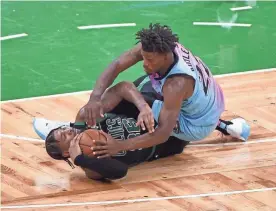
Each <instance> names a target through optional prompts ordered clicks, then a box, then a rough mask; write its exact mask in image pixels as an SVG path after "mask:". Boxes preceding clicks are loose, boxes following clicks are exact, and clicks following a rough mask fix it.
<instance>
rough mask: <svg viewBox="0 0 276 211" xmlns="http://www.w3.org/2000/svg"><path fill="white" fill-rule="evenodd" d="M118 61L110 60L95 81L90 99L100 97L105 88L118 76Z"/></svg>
mask: <svg viewBox="0 0 276 211" xmlns="http://www.w3.org/2000/svg"><path fill="white" fill-rule="evenodd" d="M118 68H119V67H118V61H117V60H116V61H114V62H112V63H111V64H110V65H109V66H108V67H107V69H106V70H105V71H104V72H103V73H102V74H101V76H100V77H99V79H98V80H97V82H96V85H95V87H94V90H93V92H92V93H91V96H90V100H94V99H99V100H100V99H101V96H102V94H103V93H104V92H105V90H106V89H107V88H108V87H109V86H110V85H111V84H112V83H113V81H114V80H115V78H116V77H117V76H118V74H119V72H120V70H118Z"/></svg>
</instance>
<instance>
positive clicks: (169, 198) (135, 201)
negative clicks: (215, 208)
mask: <svg viewBox="0 0 276 211" xmlns="http://www.w3.org/2000/svg"><path fill="white" fill-rule="evenodd" d="M273 190H276V187H272V188H259V189H251V190H239V191H225V192H215V193H202V194H190V195H181V196H166V197H153V198H138V199H126V200H110V201H90V202H74V203H59V204H31V205H14V206H1V207H0V208H1V209H24V208H45V207H72V206H84V205H107V204H121V203H137V202H151V201H161V200H173V199H187V198H200V197H210V196H226V195H234V194H244V193H254V192H265V191H273Z"/></svg>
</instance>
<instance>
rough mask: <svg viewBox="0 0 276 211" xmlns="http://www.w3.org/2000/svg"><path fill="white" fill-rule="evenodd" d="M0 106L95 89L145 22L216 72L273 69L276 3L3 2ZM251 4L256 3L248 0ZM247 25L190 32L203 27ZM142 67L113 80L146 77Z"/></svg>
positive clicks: (131, 42)
mask: <svg viewBox="0 0 276 211" xmlns="http://www.w3.org/2000/svg"><path fill="white" fill-rule="evenodd" d="M1 4H2V9H1V15H2V24H1V25H2V30H1V37H3V36H8V35H13V34H20V33H27V34H28V36H26V37H22V38H17V39H11V40H3V41H1V51H2V54H1V61H2V62H1V70H2V85H1V86H2V89H1V96H2V97H1V100H10V99H17V98H25V97H33V96H41V95H50V94H57V93H67V92H74V91H81V90H89V89H92V88H93V86H94V84H95V81H96V79H97V77H98V76H99V74H100V73H101V72H102V71H103V70H104V68H105V67H106V66H107V65H108V64H109V63H110V62H111V61H112V60H113V59H115V58H116V57H117V56H119V55H120V53H122V52H123V51H125V50H127V49H129V48H131V47H132V46H133V45H134V44H135V43H136V41H135V33H136V32H137V31H138V30H140V29H141V28H143V27H147V26H148V25H149V23H150V22H153V23H156V22H159V23H162V24H167V25H169V26H171V27H172V29H173V31H174V32H175V33H177V34H178V35H179V36H180V41H181V43H182V44H183V45H184V46H186V47H187V48H189V49H191V50H192V52H193V53H194V54H196V55H197V56H199V57H200V58H201V59H203V60H204V61H205V63H206V64H207V65H208V66H209V68H210V69H211V70H212V72H213V74H222V73H230V72H239V71H248V70H255V69H264V68H271V67H275V66H276V59H275V58H276V24H275V23H276V15H275V13H276V2H257V3H256V5H253V9H251V10H246V11H238V12H232V11H231V10H230V8H231V7H239V6H246V5H247V4H246V2H245V1H237V2H180V1H179V2H72V1H68V2H66V1H62V2H52V1H45V2H43V1H37V2H1ZM253 4H254V2H253ZM219 20H220V21H222V22H229V21H234V22H236V23H249V24H252V26H251V27H232V28H226V27H220V26H194V25H193V22H194V21H200V22H218V21H219ZM114 23H136V24H137V25H136V26H135V27H124V28H104V29H90V30H79V29H77V27H78V26H85V25H96V24H114ZM143 74H144V72H143V69H142V65H141V64H137V65H136V66H135V67H133V68H131V69H130V70H129V71H127V72H125V73H123V74H122V75H121V76H120V77H119V79H118V80H116V82H118V81H121V80H134V79H135V78H137V77H138V76H141V75H143Z"/></svg>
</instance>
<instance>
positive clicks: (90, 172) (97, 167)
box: [74, 154, 128, 180]
mask: <svg viewBox="0 0 276 211" xmlns="http://www.w3.org/2000/svg"><path fill="white" fill-rule="evenodd" d="M74 164H75V165H76V166H80V167H81V168H82V169H83V170H84V172H85V174H86V176H87V177H88V178H90V179H94V180H99V179H102V178H105V179H111V180H114V179H120V178H123V177H124V176H126V174H127V171H128V166H127V165H126V164H124V163H122V162H120V161H118V160H116V159H113V158H106V159H97V158H95V157H88V156H86V155H84V154H80V155H78V156H77V157H76V158H75V160H74Z"/></svg>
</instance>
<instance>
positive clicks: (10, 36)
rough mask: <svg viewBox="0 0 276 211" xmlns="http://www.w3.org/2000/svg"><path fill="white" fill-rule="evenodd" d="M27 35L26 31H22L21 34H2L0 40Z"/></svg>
mask: <svg viewBox="0 0 276 211" xmlns="http://www.w3.org/2000/svg"><path fill="white" fill-rule="evenodd" d="M25 36H28V34H26V33H22V34H14V35H8V36H4V37H0V40H1V41H2V40H9V39H14V38H19V37H25Z"/></svg>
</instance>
